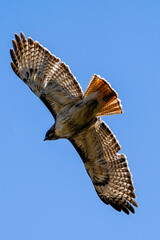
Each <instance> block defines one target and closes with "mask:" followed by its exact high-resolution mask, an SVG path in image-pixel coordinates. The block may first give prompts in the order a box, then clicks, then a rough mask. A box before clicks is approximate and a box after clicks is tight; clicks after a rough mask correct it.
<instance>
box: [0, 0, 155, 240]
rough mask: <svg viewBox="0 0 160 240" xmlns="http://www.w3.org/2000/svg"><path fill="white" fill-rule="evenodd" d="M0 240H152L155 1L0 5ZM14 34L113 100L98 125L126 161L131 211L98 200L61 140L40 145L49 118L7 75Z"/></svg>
mask: <svg viewBox="0 0 160 240" xmlns="http://www.w3.org/2000/svg"><path fill="white" fill-rule="evenodd" d="M0 9H1V16H0V18H1V19H0V20H1V21H0V22H1V27H0V46H1V48H0V55H1V58H0V65H1V94H0V98H1V101H0V109H1V117H0V126H1V139H0V146H1V157H0V239H2V240H22V239H23V240H28V239H30V240H32V239H33V240H35V239H38V240H46V239H47V240H50V239H78V240H79V239H92V240H95V239H107V238H110V239H119V240H121V239H123V240H125V239H128V238H129V239H131V240H132V239H146V240H148V239H155V240H156V239H160V233H159V219H160V206H159V202H160V188H159V181H160V176H159V169H160V158H159V133H160V128H159V121H160V114H159V105H158V104H159V102H160V100H159V92H160V1H158V0H154V1H151V0H150V1H147V0H134V1H133V0H115V1H111V0H103V1H101V0H100V1H94V0H92V1H91V0H89V1H87V0H86V1H84V0H81V1H76V0H75V1H74V0H71V1H64V0H61V1H58V0H56V1H54V0H52V1H51V0H50V1H49V0H46V1H33V2H32V1H31V0H28V1H19V0H15V1H11V0H9V1H1V3H0ZM20 31H23V32H24V33H25V35H26V36H27V37H29V36H30V37H32V38H33V39H34V40H38V41H39V42H40V43H41V44H42V45H43V46H45V47H47V48H48V49H49V50H50V51H51V52H52V53H54V54H55V55H56V56H58V57H60V58H61V59H62V60H63V61H65V62H66V63H67V64H68V65H69V66H70V69H71V71H72V73H73V74H74V75H75V76H76V78H77V79H78V81H79V82H80V84H81V86H82V88H83V91H85V89H86V87H87V85H88V83H89V81H90V78H91V76H92V75H93V73H96V74H99V75H101V76H102V77H104V78H106V79H107V80H108V81H109V82H110V83H111V85H112V87H113V88H115V90H116V91H117V92H118V93H119V98H120V99H121V101H122V105H123V109H124V114H122V115H115V116H109V117H104V118H103V120H104V121H105V122H106V123H107V124H108V125H109V126H110V128H111V129H112V131H113V132H114V134H115V135H116V136H117V139H118V140H119V142H120V144H121V146H122V152H123V153H125V154H126V155H127V159H128V162H129V167H130V169H131V172H132V174H133V181H134V186H135V188H136V191H135V193H136V195H137V202H138V204H139V208H138V209H136V214H135V215H130V216H127V215H125V214H124V213H119V212H116V211H115V210H114V209H112V208H111V207H110V206H106V205H105V204H103V203H102V202H101V201H100V200H99V198H98V197H97V195H96V193H95V190H94V188H93V186H92V183H91V181H90V179H89V177H88V175H87V173H86V171H85V169H84V166H83V163H82V161H81V159H80V157H79V156H78V154H77V153H76V151H75V150H74V148H73V147H72V146H71V144H70V143H69V142H68V141H67V140H59V141H54V142H53V141H52V142H44V141H43V139H44V136H45V133H46V131H47V130H48V129H49V128H50V127H51V125H52V124H53V118H52V116H51V114H50V113H49V111H48V110H47V108H46V107H45V106H44V105H43V103H42V102H41V101H40V100H39V99H38V98H37V97H36V96H35V95H34V94H33V93H32V92H31V91H30V90H29V89H28V88H27V86H25V84H24V83H22V81H21V80H19V79H18V78H17V77H16V75H15V74H14V73H13V72H12V70H11V67H10V56H9V49H10V48H11V40H12V38H13V37H14V33H19V32H20Z"/></svg>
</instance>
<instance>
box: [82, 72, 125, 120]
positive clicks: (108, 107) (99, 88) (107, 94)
mask: <svg viewBox="0 0 160 240" xmlns="http://www.w3.org/2000/svg"><path fill="white" fill-rule="evenodd" d="M94 92H99V93H100V94H99V96H100V99H101V100H102V101H103V102H104V104H103V106H102V108H101V109H100V111H99V112H98V113H97V115H96V116H97V117H100V116H106V115H113V114H120V113H122V112H123V111H122V106H121V102H120V100H119V99H118V94H117V92H116V91H115V90H114V89H113V88H112V87H111V86H110V84H109V83H108V82H107V81H106V80H105V79H104V78H101V77H100V76H97V75H95V74H94V75H93V77H92V79H91V81H90V83H89V85H88V87H87V89H86V92H85V94H84V97H86V96H88V95H90V94H92V93H94Z"/></svg>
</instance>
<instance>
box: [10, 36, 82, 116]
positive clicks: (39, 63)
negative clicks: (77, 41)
mask: <svg viewBox="0 0 160 240" xmlns="http://www.w3.org/2000/svg"><path fill="white" fill-rule="evenodd" d="M15 39H16V40H12V43H13V48H14V50H13V49H11V50H10V53H11V57H12V62H11V66H12V69H13V71H14V72H15V73H16V74H17V76H18V77H19V78H21V79H22V80H23V82H25V83H26V84H27V85H28V86H29V88H30V89H31V90H32V91H33V92H34V93H35V94H36V95H37V96H38V97H39V98H40V99H41V100H42V101H43V102H44V104H45V105H46V106H47V107H48V109H49V110H50V112H51V113H52V115H53V116H54V117H55V118H56V116H57V114H59V112H60V111H61V110H62V108H63V107H65V106H66V105H67V106H68V105H69V106H72V105H73V104H74V103H75V102H77V101H79V100H81V99H82V97H83V93H82V90H81V87H80V85H79V83H78V82H77V80H76V78H75V77H74V76H73V75H72V73H71V72H70V69H69V67H68V66H67V65H66V64H65V63H63V62H60V59H59V58H57V57H55V56H54V55H52V54H51V53H50V52H49V51H48V50H47V49H46V48H44V47H43V46H42V45H40V44H39V43H38V42H37V41H35V42H34V41H33V40H32V39H31V38H28V41H27V40H26V38H25V36H24V34H23V33H21V38H20V37H19V36H18V35H17V34H15Z"/></svg>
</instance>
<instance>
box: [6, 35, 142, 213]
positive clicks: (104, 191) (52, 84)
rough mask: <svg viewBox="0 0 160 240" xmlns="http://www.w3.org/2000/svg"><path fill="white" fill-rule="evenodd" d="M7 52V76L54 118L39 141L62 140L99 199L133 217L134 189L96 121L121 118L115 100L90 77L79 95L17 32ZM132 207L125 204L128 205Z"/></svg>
mask: <svg viewBox="0 0 160 240" xmlns="http://www.w3.org/2000/svg"><path fill="white" fill-rule="evenodd" d="M15 37H16V41H15V40H13V47H14V51H13V50H12V49H11V52H10V53H11V57H12V60H13V62H11V66H12V69H13V71H14V72H15V73H16V74H17V76H18V77H20V78H21V79H22V80H23V81H24V82H25V83H26V84H27V85H28V86H29V88H30V89H31V90H32V91H33V92H34V93H35V94H36V95H37V96H38V97H39V98H40V99H41V100H42V101H43V103H44V104H45V105H46V107H47V108H48V109H49V110H50V112H51V114H52V115H53V117H54V119H55V123H54V124H53V126H52V127H51V128H50V129H49V130H48V132H47V133H46V136H45V140H56V139H59V138H67V139H68V140H69V141H70V142H71V143H72V145H73V146H74V147H75V149H76V150H77V152H78V154H79V155H80V157H81V158H82V160H83V163H84V165H85V168H86V170H87V172H88V175H89V176H90V178H91V180H92V182H93V184H94V187H95V190H96V192H97V194H98V196H99V197H100V198H101V200H102V201H103V202H104V203H106V204H110V205H111V206H112V207H113V208H115V209H116V210H118V211H121V210H123V211H124V212H125V213H127V214H129V211H131V212H132V213H134V209H133V207H132V205H134V206H136V207H137V206H138V205H137V203H136V202H135V201H134V198H135V194H134V187H133V183H132V179H131V173H130V171H129V168H128V164H127V160H126V157H125V155H123V154H119V153H118V152H119V150H120V148H121V147H120V145H119V143H118V141H117V140H116V137H115V136H114V135H113V133H112V132H111V130H110V129H109V127H108V126H107V125H106V124H105V123H104V122H103V121H101V119H100V116H104V115H112V114H119V113H122V108H121V104H120V100H119V99H118V98H117V97H118V95H117V93H116V92H115V90H113V89H112V88H111V86H110V84H109V83H108V82H107V81H106V80H105V79H103V78H101V77H99V76H97V75H93V77H92V79H91V81H90V83H89V85H88V87H87V90H86V92H85V94H83V92H82V89H81V87H80V85H79V83H78V82H77V80H76V79H75V77H74V76H73V75H72V73H71V72H70V69H69V67H68V66H67V65H66V64H65V63H63V62H60V59H59V58H57V57H55V56H54V55H52V54H51V53H50V52H49V51H48V50H47V49H45V48H44V47H42V46H41V45H40V44H39V43H38V42H34V41H33V40H32V39H31V38H29V39H28V41H27V40H26V38H25V36H24V34H23V33H21V39H20V37H19V36H18V35H17V34H15ZM130 203H131V204H132V205H131V204H130Z"/></svg>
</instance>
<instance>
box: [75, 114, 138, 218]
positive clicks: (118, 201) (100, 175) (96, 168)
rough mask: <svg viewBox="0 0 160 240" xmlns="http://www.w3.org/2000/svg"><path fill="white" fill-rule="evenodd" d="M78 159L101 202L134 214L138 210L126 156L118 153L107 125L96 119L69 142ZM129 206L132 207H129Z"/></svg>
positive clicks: (118, 147) (115, 141) (116, 142)
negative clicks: (80, 159)
mask: <svg viewBox="0 0 160 240" xmlns="http://www.w3.org/2000/svg"><path fill="white" fill-rule="evenodd" d="M70 142H71V143H72V144H73V146H74V147H75V148H76V150H77V152H78V153H79V155H80V156H81V158H82V160H83V162H84V165H85V167H86V170H87V172H88V174H89V176H90V178H91V179H92V182H93V184H94V187H95V190H96V192H97V194H98V196H99V197H100V198H101V200H102V201H103V202H104V203H106V204H110V205H111V206H112V207H113V208H115V209H116V210H118V211H121V210H123V211H124V212H125V213H126V214H129V210H130V211H131V212H132V213H134V208H133V207H132V205H134V206H135V207H138V205H137V203H136V202H135V200H133V199H134V198H135V193H134V187H133V183H132V179H131V173H130V171H129V168H128V165H127V160H126V157H125V155H123V154H118V151H119V150H120V145H119V143H118V141H117V140H116V138H115V136H114V135H113V133H112V132H111V130H110V129H109V128H108V126H107V125H106V124H105V123H104V122H102V121H101V120H100V118H98V119H97V121H96V123H95V124H93V125H91V126H90V127H89V128H87V129H86V128H85V129H83V130H82V131H81V132H80V133H79V134H78V135H76V136H74V137H73V138H72V139H70ZM130 203H131V204H132V205H131V204H130Z"/></svg>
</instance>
